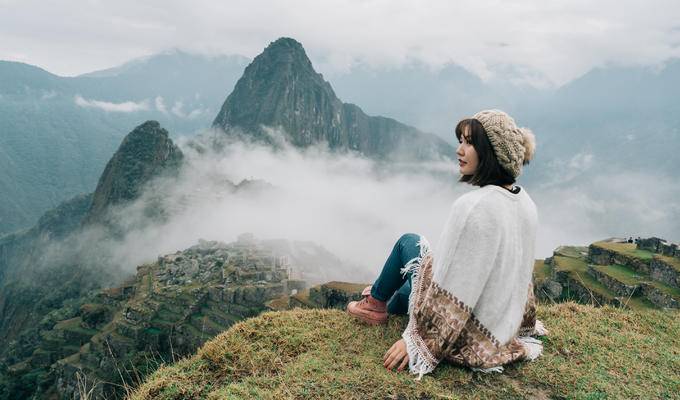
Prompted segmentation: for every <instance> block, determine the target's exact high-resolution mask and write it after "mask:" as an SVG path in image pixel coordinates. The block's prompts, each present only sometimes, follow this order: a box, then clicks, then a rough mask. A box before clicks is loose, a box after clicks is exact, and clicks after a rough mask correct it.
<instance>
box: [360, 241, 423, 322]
mask: <svg viewBox="0 0 680 400" xmlns="http://www.w3.org/2000/svg"><path fill="white" fill-rule="evenodd" d="M419 241H420V235H416V234H414V233H406V234H404V235H402V236H401V237H400V238H399V240H397V243H395V244H394V248H392V252H391V253H390V255H389V257H387V261H385V265H384V266H383V269H382V271H381V272H380V275H379V276H378V279H376V281H375V282H374V283H373V287H372V288H371V296H373V297H374V298H375V299H377V300H380V301H387V312H388V313H390V314H407V313H408V297H409V295H410V294H411V275H412V273H411V271H409V272H407V273H406V275H405V276H403V275H402V274H401V269H402V268H403V267H404V266H405V265H406V264H407V263H408V262H409V261H411V260H413V259H414V258H417V257H419V256H420V245H419V243H418V242H419ZM388 300H389V301H388Z"/></svg>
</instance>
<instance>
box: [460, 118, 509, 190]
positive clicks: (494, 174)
mask: <svg viewBox="0 0 680 400" xmlns="http://www.w3.org/2000/svg"><path fill="white" fill-rule="evenodd" d="M466 127H469V129H470V140H469V142H470V144H472V147H474V148H475V151H476V152H477V156H478V157H479V164H478V165H477V170H476V171H475V173H474V174H473V175H463V176H461V177H460V179H459V180H458V181H459V182H467V183H469V184H470V185H476V186H486V185H509V184H512V183H515V178H513V177H512V175H510V173H509V172H508V171H506V170H505V168H503V167H502V166H501V164H500V163H499V162H498V159H497V158H496V153H495V152H494V150H493V146H491V142H490V141H489V137H488V136H487V135H486V131H485V130H484V126H482V123H481V122H479V121H478V120H476V119H473V118H468V119H464V120H462V121H460V122H459V123H458V125H456V138H457V139H458V142H459V143H460V142H461V136H462V135H463V132H465V128H466Z"/></svg>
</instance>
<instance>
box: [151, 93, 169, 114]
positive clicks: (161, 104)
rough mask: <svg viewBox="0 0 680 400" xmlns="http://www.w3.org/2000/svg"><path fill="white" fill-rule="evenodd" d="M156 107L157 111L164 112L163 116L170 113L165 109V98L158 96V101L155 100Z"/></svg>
mask: <svg viewBox="0 0 680 400" xmlns="http://www.w3.org/2000/svg"><path fill="white" fill-rule="evenodd" d="M154 105H155V106H156V110H158V111H160V112H162V113H163V114H167V113H168V109H167V108H166V107H165V100H163V97H161V96H156V99H155V100H154Z"/></svg>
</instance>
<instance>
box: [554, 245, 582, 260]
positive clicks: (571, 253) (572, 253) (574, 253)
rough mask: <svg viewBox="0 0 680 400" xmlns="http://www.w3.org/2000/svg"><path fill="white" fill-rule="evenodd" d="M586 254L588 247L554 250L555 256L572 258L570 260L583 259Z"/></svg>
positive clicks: (563, 247) (569, 247)
mask: <svg viewBox="0 0 680 400" xmlns="http://www.w3.org/2000/svg"><path fill="white" fill-rule="evenodd" d="M583 253H585V254H588V247H586V246H560V247H558V248H557V249H556V250H555V255H558V256H564V257H572V258H585V255H584V254H583Z"/></svg>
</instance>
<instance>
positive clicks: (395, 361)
mask: <svg viewBox="0 0 680 400" xmlns="http://www.w3.org/2000/svg"><path fill="white" fill-rule="evenodd" d="M383 366H384V367H385V368H387V369H389V370H392V369H393V368H394V367H396V366H398V367H397V371H402V370H403V369H404V367H408V352H407V351H406V342H404V339H399V340H397V341H396V342H394V344H393V345H392V347H390V349H389V350H387V353H385V355H384V356H383Z"/></svg>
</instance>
